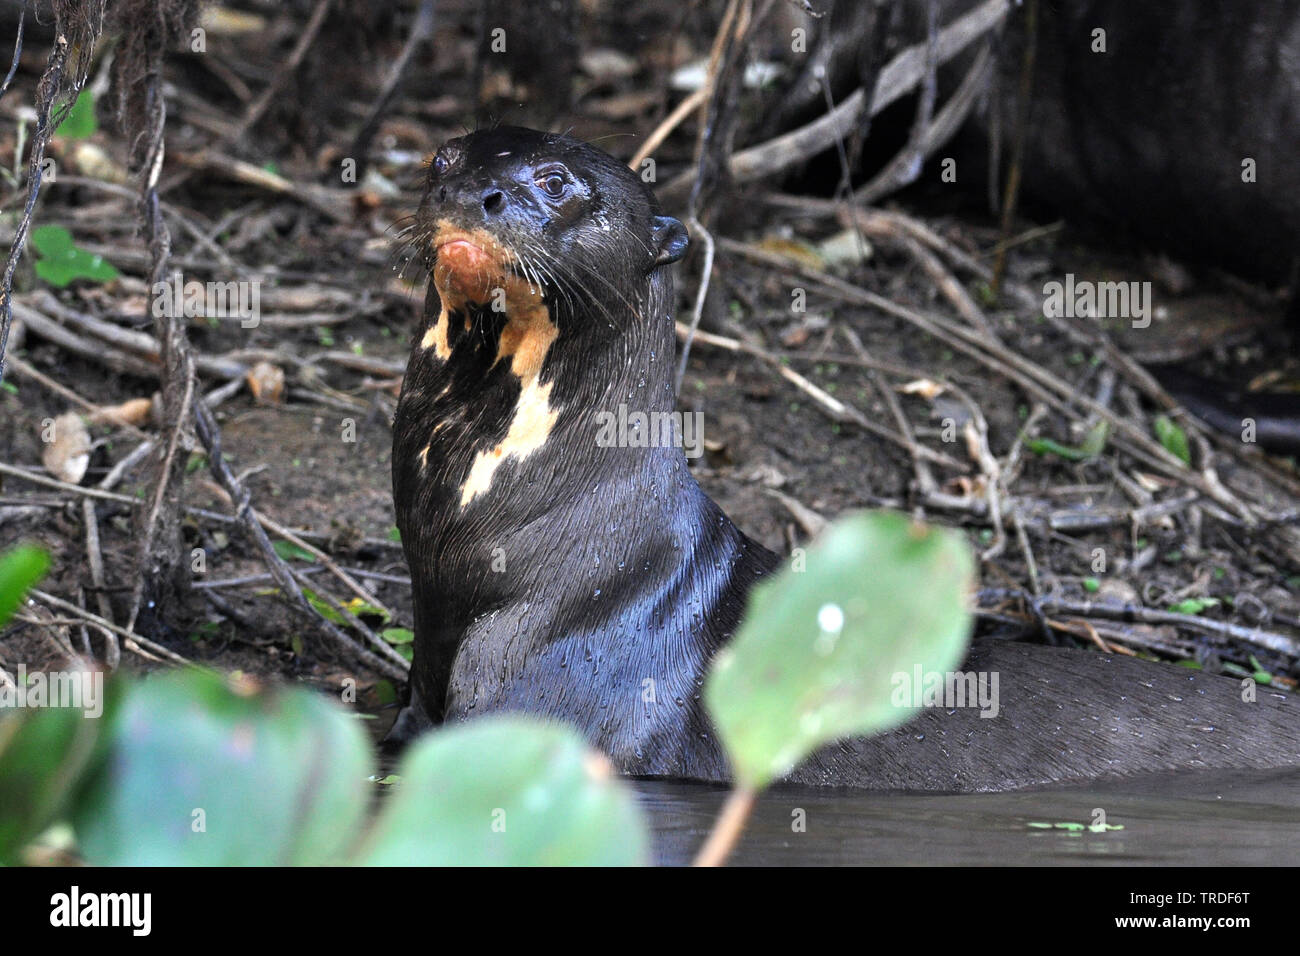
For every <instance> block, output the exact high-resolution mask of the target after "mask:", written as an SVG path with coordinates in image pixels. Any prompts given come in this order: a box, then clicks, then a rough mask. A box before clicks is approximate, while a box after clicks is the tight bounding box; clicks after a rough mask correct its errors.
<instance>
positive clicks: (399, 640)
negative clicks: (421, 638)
mask: <svg viewBox="0 0 1300 956" xmlns="http://www.w3.org/2000/svg"><path fill="white" fill-rule="evenodd" d="M382 636H383V638H384V640H386V641H387V642H388V643H389V644H410V643H411V642H412V641H413V640H415V633H414V632H413V631H411V630H410V629H409V628H405V627H386V628H384V630H383V631H382Z"/></svg>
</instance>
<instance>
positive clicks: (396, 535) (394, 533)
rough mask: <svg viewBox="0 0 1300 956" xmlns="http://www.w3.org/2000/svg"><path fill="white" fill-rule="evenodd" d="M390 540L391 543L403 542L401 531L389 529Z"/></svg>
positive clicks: (394, 528)
mask: <svg viewBox="0 0 1300 956" xmlns="http://www.w3.org/2000/svg"><path fill="white" fill-rule="evenodd" d="M388 540H389V541H401V540H402V532H401V531H399V530H398V529H397V528H396V527H393V528H389V529H388Z"/></svg>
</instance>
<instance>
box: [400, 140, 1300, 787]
mask: <svg viewBox="0 0 1300 956" xmlns="http://www.w3.org/2000/svg"><path fill="white" fill-rule="evenodd" d="M502 153H508V154H509V155H508V156H502V155H501V154H502ZM547 162H556V163H561V164H563V165H564V167H565V168H566V169H567V170H568V171H569V172H570V173H571V174H572V180H573V181H572V184H571V185H572V189H571V190H570V191H569V193H567V194H566V196H565V198H564V199H563V201H560V202H552V201H551V200H549V199H548V198H547V197H546V196H545V195H543V194H542V193H541V192H539V188H540V187H539V186H538V185H537V183H536V182H534V173H533V170H534V168H535V167H537V166H538V165H539V164H544V163H547ZM447 220H450V221H452V222H453V224H454V225H455V226H457V227H458V228H463V229H480V230H487V231H488V232H489V233H490V234H491V235H492V236H493V237H495V239H496V240H497V241H499V242H500V243H501V245H502V246H504V247H506V248H508V249H510V250H513V252H514V253H515V255H516V263H515V265H514V267H513V271H514V272H515V274H517V275H527V276H531V277H533V278H535V279H537V280H540V282H541V284H543V285H544V286H545V287H546V305H547V307H548V310H549V313H548V314H549V316H550V317H551V320H552V321H553V322H554V324H555V325H556V326H558V329H559V332H558V336H557V337H556V338H555V339H554V342H553V344H552V345H551V346H550V348H549V350H548V351H547V353H546V358H545V361H544V363H543V365H542V371H541V376H540V379H541V381H543V382H549V383H552V385H551V393H550V407H551V408H552V409H555V410H556V411H557V413H558V414H557V418H556V420H555V424H554V426H553V428H552V429H551V430H550V433H549V435H548V437H547V439H546V441H545V443H544V444H543V445H542V446H541V447H540V448H539V449H538V450H536V451H535V452H534V453H532V454H531V455H528V456H527V457H525V458H523V459H522V460H516V459H514V458H506V459H505V460H504V463H503V464H501V465H500V467H499V470H498V471H497V472H496V474H495V476H494V480H493V481H492V483H491V485H490V487H489V488H488V489H487V490H486V491H485V492H483V493H482V494H480V495H477V496H475V497H474V498H473V499H472V500H470V501H469V502H468V504H465V505H464V506H463V507H462V486H463V485H464V484H465V482H466V479H467V477H468V476H469V474H470V472H471V462H472V461H473V460H474V458H475V456H477V455H478V454H479V453H480V452H482V451H484V450H485V449H488V448H491V447H493V446H494V445H496V444H497V443H499V442H501V441H502V440H503V437H504V435H505V434H506V431H507V428H508V423H509V421H510V418H511V415H512V412H513V409H514V408H515V405H516V403H517V402H518V401H519V400H520V394H521V385H520V381H519V379H517V378H516V376H515V375H514V374H513V364H512V362H513V360H511V359H506V360H504V361H497V360H496V358H497V352H498V348H499V343H500V337H501V329H502V326H503V324H504V323H505V322H506V321H507V320H506V318H505V317H503V316H502V315H501V314H500V313H493V312H492V311H490V310H487V309H482V308H467V309H466V310H464V311H465V312H466V313H467V314H462V313H460V312H455V313H453V314H452V315H451V318H450V322H449V324H448V346H449V348H450V355H449V357H446V358H440V357H439V356H438V355H437V354H435V351H434V350H433V349H430V348H427V347H423V346H422V345H421V344H417V345H416V347H415V348H414V349H413V351H412V355H411V361H410V364H409V366H408V368H407V374H406V381H405V383H404V386H403V390H402V396H401V400H400V402H399V405H398V410H397V418H396V422H395V424H394V449H393V488H394V497H395V500H396V507H397V523H398V527H399V528H400V529H401V532H402V541H403V545H404V547H405V549H406V554H407V558H408V560H409V562H410V566H411V573H412V580H413V585H414V596H415V658H414V662H413V667H412V681H411V691H412V697H411V705H410V707H409V708H408V709H407V710H406V711H405V712H404V713H403V715H402V717H401V718H399V721H398V724H397V726H396V727H395V730H394V736H395V737H396V738H398V739H401V738H405V737H409V736H411V735H412V734H413V733H415V732H418V731H419V730H420V729H422V728H424V727H427V726H429V725H430V724H432V723H437V722H438V721H440V720H441V719H444V717H445V718H446V719H460V718H464V717H468V716H471V715H472V714H473V713H475V712H485V711H499V710H520V711H528V712H532V713H536V714H542V715H547V716H552V717H558V718H560V719H563V720H564V721H566V722H568V723H570V724H572V725H575V726H576V727H578V728H579V729H581V730H582V731H583V732H584V733H585V734H586V736H587V737H588V739H589V740H591V742H592V743H593V744H594V745H596V746H597V747H599V748H601V749H602V750H604V751H605V752H606V753H608V754H609V755H610V756H611V757H612V759H613V760H614V762H615V764H616V765H617V766H618V767H619V768H620V769H621V770H623V771H625V772H629V773H636V774H645V775H663V776H677V777H688V778H697V779H706V780H719V779H724V778H725V777H726V766H725V761H724V759H723V757H722V755H721V753H720V751H719V749H718V747H717V745H716V743H715V741H714V740H713V738H712V735H711V732H710V729H709V725H708V721H707V718H706V717H705V715H704V713H703V710H702V707H701V702H700V686H701V683H702V680H703V677H704V674H705V671H706V667H707V663H708V661H709V659H710V657H711V656H712V654H713V653H714V651H715V650H716V649H717V648H718V647H719V646H721V645H722V644H723V643H724V642H725V641H726V640H727V639H728V638H729V636H730V635H731V633H732V631H733V630H734V628H735V626H736V623H737V621H738V619H739V616H740V614H741V611H742V609H743V604H744V600H745V595H746V592H747V591H748V589H749V587H750V586H751V585H752V584H753V582H754V581H756V580H757V579H758V578H759V577H761V576H762V575H764V574H767V573H768V572H770V571H771V570H772V569H773V568H774V567H775V566H776V564H777V563H778V559H777V557H776V556H775V555H773V554H772V553H771V552H769V551H767V550H766V549H764V548H762V547H761V546H759V545H757V544H755V543H754V542H752V541H750V540H749V539H748V538H746V537H745V536H744V535H743V534H742V533H741V532H740V531H739V530H737V529H736V527H735V526H734V525H733V524H732V523H731V522H730V521H729V520H728V519H727V517H726V516H725V515H724V514H722V512H721V511H720V510H719V509H718V507H717V505H715V504H714V503H713V502H712V501H711V500H710V499H709V498H708V497H707V496H706V495H705V494H704V493H703V492H702V491H701V490H700V488H699V487H698V485H697V484H696V483H695V480H694V479H693V477H692V476H691V474H690V472H689V470H688V468H687V465H686V460H685V457H684V455H683V453H682V451H681V449H679V448H602V447H599V446H598V445H597V443H596V441H595V435H596V433H597V424H596V418H595V416H596V413H597V412H598V411H602V410H604V411H613V410H615V409H616V408H617V406H618V405H619V404H620V403H626V404H627V406H628V408H629V410H642V411H667V410H671V409H672V408H673V406H674V397H673V392H672V387H671V380H672V358H673V351H674V338H673V323H672V317H671V307H672V286H671V278H670V275H669V271H668V269H669V265H668V264H669V263H670V262H671V261H672V260H673V259H675V258H676V257H677V256H679V255H680V252H681V249H682V248H683V247H684V241H685V240H684V232H683V231H682V230H681V227H680V224H678V223H676V222H675V221H674V220H669V219H666V218H664V217H658V213H657V209H656V205H655V201H654V198H653V195H652V194H651V193H650V191H649V190H648V189H647V188H646V187H645V186H643V185H642V183H641V182H640V181H639V180H638V179H637V177H635V176H634V175H633V174H632V173H631V172H630V171H628V170H627V169H626V167H624V166H623V165H621V164H620V163H618V162H617V161H616V160H614V159H612V158H611V157H609V156H607V155H605V154H604V153H603V152H601V151H599V150H596V149H594V148H592V147H589V146H585V145H583V144H580V143H577V142H575V141H573V140H571V139H567V138H563V137H556V136H549V135H544V134H540V133H535V132H532V131H529V130H521V129H512V128H497V129H492V130H488V131H483V132H478V133H474V134H472V135H470V136H467V137H464V138H462V139H460V140H456V141H453V142H452V143H450V144H448V146H447V147H444V151H443V152H442V153H441V159H440V160H439V161H438V165H436V166H435V167H434V168H433V169H432V170H431V173H430V181H429V186H428V190H427V193H426V197H425V201H424V203H423V204H422V206H421V210H420V213H419V215H417V217H416V220H415V225H414V227H413V230H412V234H411V241H412V242H413V243H415V245H416V246H417V247H418V248H422V249H427V247H428V245H429V244H430V242H431V241H432V237H433V235H434V228H435V223H436V222H438V221H447ZM602 224H608V226H609V228H608V229H602V228H601V225H602ZM429 264H430V265H431V266H432V265H434V263H433V262H432V261H430V263H429ZM441 309H442V302H441V299H440V297H439V294H438V291H437V290H436V289H435V287H434V283H433V282H431V283H430V287H429V293H428V298H427V300H426V308H425V316H424V324H423V326H422V328H421V329H420V330H419V332H418V333H417V337H416V340H417V343H421V342H423V341H425V339H424V336H425V333H426V332H427V331H428V330H429V328H430V327H431V326H432V325H433V323H435V322H438V321H439V316H440V312H441ZM466 319H468V320H469V328H468V330H467V329H466V328H465V320H466ZM439 425H441V428H439V430H438V431H437V433H436V434H435V433H434V429H435V428H436V427H438V426H439ZM426 446H427V447H428V452H427V454H426V453H425V448H426ZM426 460H427V463H426ZM494 556H495V557H496V559H497V560H498V561H501V560H503V561H504V567H503V568H502V569H501V570H494V564H493V562H494ZM498 567H500V565H499V564H498ZM968 668H969V669H974V670H981V671H989V670H995V671H999V672H1000V674H1001V701H1002V714H1001V716H1000V717H999V718H996V719H985V718H981V717H979V715H978V712H977V711H976V710H974V709H966V708H963V709H957V710H954V711H936V710H931V711H928V712H926V713H924V714H923V715H922V716H920V717H919V718H918V719H917V720H916V721H914V722H913V723H912V724H911V725H909V726H908V727H907V728H904V729H903V730H900V731H897V732H895V733H893V734H890V735H887V736H885V737H883V738H879V739H875V740H869V741H850V742H847V743H844V744H839V745H835V746H832V747H829V748H827V749H826V750H824V751H823V752H822V753H820V754H818V755H817V756H815V757H814V758H813V759H812V760H810V761H809V762H808V763H807V764H806V765H804V766H803V767H801V768H800V769H799V770H798V771H797V772H796V773H795V774H794V775H793V778H792V779H796V780H799V781H802V782H809V783H822V784H839V785H853V786H866V787H910V788H918V789H943V790H967V789H997V788H1007V787H1014V786H1024V785H1028V784H1033V783H1042V782H1048V781H1054V780H1066V779H1074V778H1081V777H1088V776H1095V775H1098V774H1103V773H1124V772H1132V771H1139V770H1159V769H1166V768H1172V767H1194V766H1206V767H1213V766H1219V767H1221V766H1242V767H1249V766H1273V765H1277V764H1286V763H1300V732H1298V731H1297V726H1298V720H1297V710H1296V708H1295V706H1294V705H1292V704H1290V703H1284V702H1283V701H1282V700H1281V695H1277V694H1273V693H1272V692H1269V691H1268V690H1267V689H1266V688H1261V689H1260V697H1261V700H1260V702H1259V703H1256V704H1244V703H1242V702H1241V701H1240V699H1239V691H1238V685H1237V683H1236V682H1234V681H1230V680H1227V679H1224V678H1216V677H1209V676H1205V675H1196V674H1192V673H1189V672H1187V671H1185V670H1182V669H1177V668H1173V667H1168V666H1163V665H1151V664H1146V663H1143V662H1137V661H1132V660H1124V659H1118V658H1116V659H1111V658H1105V657H1102V656H1100V655H1097V654H1091V653H1085V652H1072V651H1061V650H1056V649H1051V648H1040V647H1029V646H1021V645H1014V646H1007V645H992V646H980V647H977V648H976V649H975V650H974V651H973V653H972V656H971V660H970V661H969V662H968ZM647 680H651V681H653V682H654V688H655V698H656V700H657V703H646V702H645V701H644V700H643V690H644V688H645V686H646V684H645V682H646V681H647Z"/></svg>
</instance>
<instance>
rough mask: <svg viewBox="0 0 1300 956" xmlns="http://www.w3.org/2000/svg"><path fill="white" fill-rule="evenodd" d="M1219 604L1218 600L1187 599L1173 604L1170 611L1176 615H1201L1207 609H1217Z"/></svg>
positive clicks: (1208, 598)
mask: <svg viewBox="0 0 1300 956" xmlns="http://www.w3.org/2000/svg"><path fill="white" fill-rule="evenodd" d="M1218 604H1219V599H1218V598H1211V597H1207V598H1187V599H1186V600H1185V601H1179V602H1178V603H1177V604H1171V605H1170V606H1169V610H1171V611H1173V612H1174V613H1176V614H1200V613H1201V612H1202V611H1204V610H1205V609H1206V608H1207V607H1216V606H1218Z"/></svg>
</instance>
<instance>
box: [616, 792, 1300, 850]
mask: <svg viewBox="0 0 1300 956" xmlns="http://www.w3.org/2000/svg"><path fill="white" fill-rule="evenodd" d="M633 786H634V788H635V790H636V792H637V795H638V798H639V799H640V801H641V805H642V807H643V808H644V810H645V811H646V814H647V817H648V819H649V822H650V826H651V830H652V833H653V840H654V853H655V862H656V863H659V864H663V865H670V866H672V865H683V864H687V863H689V862H690V860H691V858H692V856H693V855H694V853H695V851H696V849H697V848H698V847H699V846H700V844H701V843H702V842H703V840H704V838H705V835H706V834H707V832H708V830H709V829H710V827H711V825H712V821H713V819H714V817H715V816H716V815H717V812H718V809H719V807H720V806H721V804H722V801H723V798H724V797H725V791H724V790H722V789H719V788H714V787H708V786H704V785H697V784H688V783H680V782H663V781H644V780H643V781H635V782H634V784H633ZM1098 811H1102V812H1104V814H1105V823H1106V824H1107V825H1108V826H1110V827H1122V829H1109V830H1105V831H1091V830H1088V829H1082V830H1080V829H1077V828H1074V826H1075V825H1083V826H1085V827H1086V826H1087V825H1088V824H1090V823H1092V822H1094V820H1097V819H1099V818H1098V816H1097V813H1098ZM800 819H802V820H803V827H804V828H803V831H802V832H798V831H797V830H796V823H797V822H798V821H799V820H800ZM1044 824H1046V825H1049V826H1048V827H1044V826H1043V825H1044ZM1056 824H1064V825H1067V826H1054V825H1056ZM730 862H731V863H732V864H733V865H741V866H843V865H979V866H987V865H995V866H996V865H1019V864H1032V865H1054V864H1058V865H1067V866H1077V865H1085V866H1087V865H1117V866H1151V865H1156V866H1160V865H1165V866H1182V865H1200V866H1230V865H1238V866H1240V865H1245V866H1281V865H1291V866H1294V865H1296V864H1297V863H1300V769H1297V768H1292V769H1288V770H1282V771H1268V772H1252V773H1221V772H1214V773H1204V772H1196V773H1179V774H1153V775H1150V776H1144V777H1136V778H1129V779H1124V780H1114V781H1106V782H1094V783H1090V784H1088V785H1085V786H1074V787H1060V788H1051V789H1040V790H1034V791H1017V792H1014V793H991V794H962V795H932V794H915V793H888V792H885V793H876V792H863V791H848V790H829V789H816V788H807V787H781V788H778V789H775V790H772V791H769V792H768V793H766V794H764V795H763V796H762V797H761V798H760V799H759V801H758V804H757V805H756V807H755V810H754V813H753V815H752V817H751V819H750V821H749V824H748V826H747V827H746V829H745V833H744V835H743V836H742V838H741V842H740V845H739V846H738V847H737V849H736V852H735V853H734V855H733V856H732V858H731V861H730Z"/></svg>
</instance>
